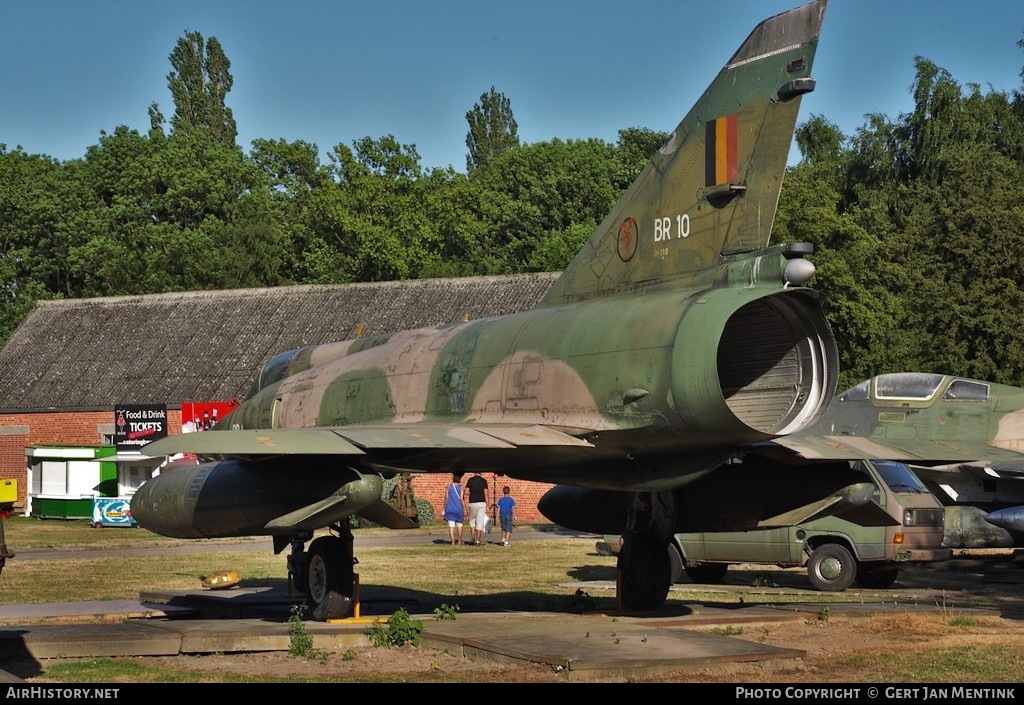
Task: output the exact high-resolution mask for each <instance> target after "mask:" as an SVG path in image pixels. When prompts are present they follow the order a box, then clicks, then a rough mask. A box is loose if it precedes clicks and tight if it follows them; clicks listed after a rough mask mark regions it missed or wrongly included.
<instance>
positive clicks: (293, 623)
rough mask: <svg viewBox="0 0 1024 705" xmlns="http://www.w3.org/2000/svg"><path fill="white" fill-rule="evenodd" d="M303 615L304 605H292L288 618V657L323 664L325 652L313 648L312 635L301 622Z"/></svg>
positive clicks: (325, 657)
mask: <svg viewBox="0 0 1024 705" xmlns="http://www.w3.org/2000/svg"><path fill="white" fill-rule="evenodd" d="M305 614H306V606H305V605H302V604H298V605H294V606H293V607H292V609H291V616H289V617H288V655H289V656H298V657H300V658H306V659H316V660H318V661H321V662H323V661H325V660H326V659H327V652H326V651H323V650H321V649H314V648H313V635H312V634H310V633H309V631H308V630H307V629H306V623H305V622H304V621H303V617H304V616H305Z"/></svg>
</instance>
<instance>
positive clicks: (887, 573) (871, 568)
mask: <svg viewBox="0 0 1024 705" xmlns="http://www.w3.org/2000/svg"><path fill="white" fill-rule="evenodd" d="M899 574H900V569H899V566H895V565H889V564H882V565H875V564H870V563H861V564H860V565H859V566H858V567H857V584H858V585H860V586H861V587H863V588H868V589H871V590H882V589H884V588H887V587H889V586H891V585H892V584H893V583H894V582H896V578H897V577H898V576H899Z"/></svg>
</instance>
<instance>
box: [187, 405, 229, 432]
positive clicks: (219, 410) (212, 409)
mask: <svg viewBox="0 0 1024 705" xmlns="http://www.w3.org/2000/svg"><path fill="white" fill-rule="evenodd" d="M237 406H238V402H237V401H235V400H234V399H229V400H227V401H184V402H182V403H181V432H182V433H191V432H193V431H209V430H210V429H211V428H213V427H214V426H216V425H217V424H219V423H220V422H221V419H223V418H224V417H225V416H227V415H228V414H230V413H231V412H232V411H234V410H235V408H236V407H237Z"/></svg>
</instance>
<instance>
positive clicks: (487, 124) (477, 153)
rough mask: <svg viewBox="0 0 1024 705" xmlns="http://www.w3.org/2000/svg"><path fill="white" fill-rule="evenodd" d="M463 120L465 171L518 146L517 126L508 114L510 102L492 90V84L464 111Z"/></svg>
mask: <svg viewBox="0 0 1024 705" xmlns="http://www.w3.org/2000/svg"><path fill="white" fill-rule="evenodd" d="M466 122H468V123H469V134H467V135H466V146H467V147H468V148H469V154H467V155H466V169H467V170H468V171H473V170H474V169H476V168H478V167H481V166H484V165H485V164H490V163H491V162H492V161H494V158H495V157H497V156H498V155H499V154H501V153H503V152H507V151H508V150H510V149H515V148H517V147H518V146H519V134H518V130H519V126H518V125H517V124H516V119H515V118H514V117H513V116H512V103H511V101H510V100H509V99H508V98H506V97H505V96H504V94H502V93H498V92H496V91H495V90H494V86H491V90H490V92H489V93H484V94H483V95H481V96H480V102H479V103H477V104H476V105H474V106H473V108H472V109H471V110H469V111H468V112H467V113H466Z"/></svg>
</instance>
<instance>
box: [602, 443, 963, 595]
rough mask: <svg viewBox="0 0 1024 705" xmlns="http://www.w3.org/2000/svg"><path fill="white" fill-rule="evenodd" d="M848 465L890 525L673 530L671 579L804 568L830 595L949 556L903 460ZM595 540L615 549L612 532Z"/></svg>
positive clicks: (922, 490)
mask: <svg viewBox="0 0 1024 705" xmlns="http://www.w3.org/2000/svg"><path fill="white" fill-rule="evenodd" d="M851 466H852V467H853V468H854V469H858V470H860V471H862V472H864V474H865V475H866V477H867V478H870V481H871V482H872V483H873V484H874V486H875V494H874V497H873V499H874V500H875V501H876V502H877V503H878V505H879V506H880V507H882V509H884V510H885V512H886V513H887V514H888V515H889V516H890V517H891V518H892V525H890V526H861V525H859V524H855V523H852V522H850V521H846V520H844V519H842V518H840V517H839V516H828V517H825V518H822V519H815V520H813V521H808V522H805V523H802V524H797V525H794V526H784V527H779V528H771V529H755V530H753V531H727V532H704V533H691V534H676V535H675V537H674V541H673V542H672V544H671V545H670V547H669V553H670V558H671V564H672V570H673V573H672V575H673V582H678V581H679V579H680V578H681V577H682V575H683V573H685V574H686V576H687V577H689V578H690V580H692V581H693V582H695V583H716V582H721V581H722V579H723V578H724V577H725V574H726V571H727V570H728V568H729V565H730V564H736V563H754V564H758V563H760V564H772V565H777V566H779V567H782V568H792V567H797V566H806V567H807V575H808V577H809V578H810V581H811V584H812V585H813V586H814V587H815V588H816V589H818V590H823V591H829V592H838V591H842V590H845V589H846V588H848V587H850V586H851V585H853V584H854V583H856V584H857V585H859V586H860V587H864V588H872V589H875V588H886V587H889V586H890V585H892V584H893V582H895V580H896V578H897V576H898V575H899V569H900V566H901V565H904V564H906V563H911V562H925V561H941V560H949V559H950V558H952V555H953V552H952V549H949V548H943V547H942V539H943V508H942V504H941V503H940V502H939V501H938V499H937V498H936V497H935V496H934V495H932V494H931V493H930V492H929V491H928V490H927V488H926V487H925V486H924V485H923V484H922V483H921V481H920V480H919V479H918V478H917V476H916V475H915V474H914V473H913V471H912V470H911V469H910V468H909V467H907V465H906V464H904V463H900V462H894V461H891V460H857V461H852V462H851ZM610 538H611V540H609V537H606V539H605V541H601V542H598V551H599V552H602V553H617V552H618V550H617V549H618V547H619V537H617V536H616V537H610Z"/></svg>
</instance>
